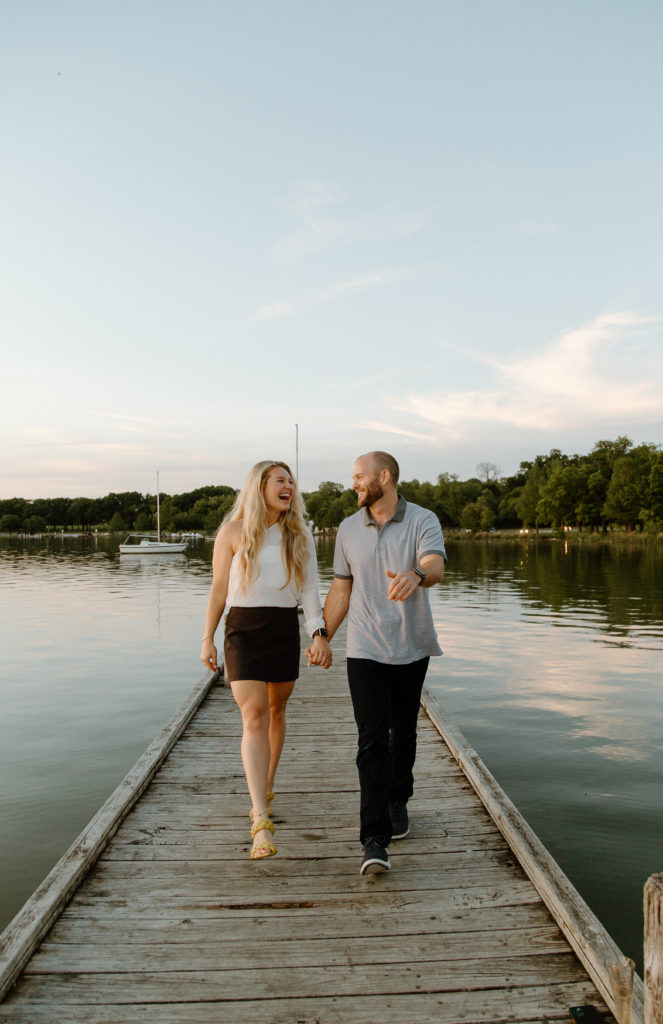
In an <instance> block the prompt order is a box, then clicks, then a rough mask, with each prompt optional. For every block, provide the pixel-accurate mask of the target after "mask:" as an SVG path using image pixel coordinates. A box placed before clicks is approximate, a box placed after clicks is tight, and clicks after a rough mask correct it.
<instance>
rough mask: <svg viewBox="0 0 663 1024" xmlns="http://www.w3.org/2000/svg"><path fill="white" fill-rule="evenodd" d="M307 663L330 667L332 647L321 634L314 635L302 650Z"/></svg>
mask: <svg viewBox="0 0 663 1024" xmlns="http://www.w3.org/2000/svg"><path fill="white" fill-rule="evenodd" d="M304 654H305V655H306V660H307V661H308V663H309V665H320V666H321V667H322V668H330V667H331V663H332V649H331V647H330V646H329V643H328V641H327V640H326V639H325V638H324V637H323V636H316V637H315V639H314V641H313V643H312V644H309V646H308V647H307V648H306V650H305V651H304Z"/></svg>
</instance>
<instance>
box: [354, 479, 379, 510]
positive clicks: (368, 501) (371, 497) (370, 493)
mask: <svg viewBox="0 0 663 1024" xmlns="http://www.w3.org/2000/svg"><path fill="white" fill-rule="evenodd" d="M383 495H384V491H383V490H382V488H381V487H380V485H379V483H377V482H376V483H370V484H367V485H366V488H365V493H364V495H363V496H359V507H360V508H370V507H371V505H374V504H375V502H376V501H379V500H380V498H381V497H382V496H383Z"/></svg>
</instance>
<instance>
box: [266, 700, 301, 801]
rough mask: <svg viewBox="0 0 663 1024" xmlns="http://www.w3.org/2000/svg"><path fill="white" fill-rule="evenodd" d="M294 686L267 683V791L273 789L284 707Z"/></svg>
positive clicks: (283, 734) (282, 733) (283, 733)
mask: <svg viewBox="0 0 663 1024" xmlns="http://www.w3.org/2000/svg"><path fill="white" fill-rule="evenodd" d="M294 688H295V681H294V680H293V681H292V682H291V683H268V684H267V690H268V694H269V752H270V753H269V770H268V773H267V790H266V792H267V793H271V792H273V791H274V777H275V775H276V769H277V768H278V766H279V760H280V758H281V751H282V750H283V743H284V741H285V730H286V723H285V709H286V704H287V703H288V698H289V697H290V694H291V693H292V691H293V690H294Z"/></svg>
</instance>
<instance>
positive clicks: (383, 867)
mask: <svg viewBox="0 0 663 1024" xmlns="http://www.w3.org/2000/svg"><path fill="white" fill-rule="evenodd" d="M390 868H391V861H389V860H388V861H386V862H385V861H383V860H377V859H375V860H367V861H364V862H363V863H362V865H361V867H360V868H359V874H360V875H368V874H371V875H378V874H381V873H382V872H383V871H389V869H390Z"/></svg>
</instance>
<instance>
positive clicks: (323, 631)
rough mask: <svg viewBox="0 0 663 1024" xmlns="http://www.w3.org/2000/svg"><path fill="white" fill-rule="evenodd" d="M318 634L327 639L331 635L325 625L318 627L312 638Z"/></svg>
mask: <svg viewBox="0 0 663 1024" xmlns="http://www.w3.org/2000/svg"><path fill="white" fill-rule="evenodd" d="M316 636H322V637H324V638H325V640H326V639H327V637H328V636H329V633H328V632H327V630H326V629H325V627H324V626H321V627H320V629H316V630H314V631H313V635H312V639H315V638H316Z"/></svg>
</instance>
